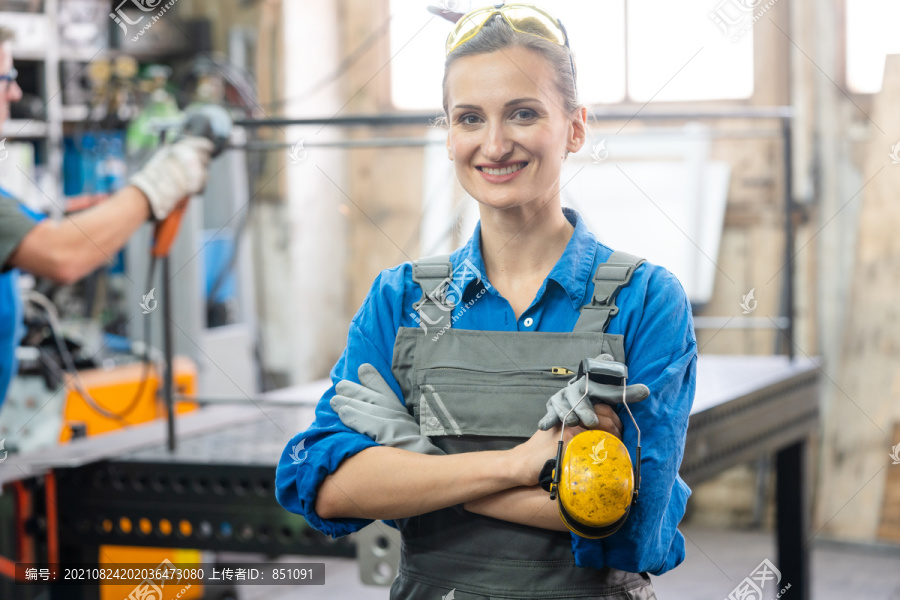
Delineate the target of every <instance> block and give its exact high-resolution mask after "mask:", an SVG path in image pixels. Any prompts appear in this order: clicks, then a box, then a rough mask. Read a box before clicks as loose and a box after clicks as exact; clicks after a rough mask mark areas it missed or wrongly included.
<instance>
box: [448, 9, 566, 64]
mask: <svg viewBox="0 0 900 600" xmlns="http://www.w3.org/2000/svg"><path fill="white" fill-rule="evenodd" d="M494 15H500V16H501V17H503V20H504V21H506V23H507V24H508V25H509V26H510V27H512V28H513V30H514V31H518V32H519V33H525V34H528V35H533V36H535V37H539V38H541V39H544V40H547V41H550V42H553V43H554V44H558V45H560V46H565V47H566V48H569V49H571V46H569V35H568V34H567V33H566V28H565V27H564V26H563V24H562V21H560V20H559V19H557V18H555V17H554V16H553V15H551V14H550V13H548V12H547V11H545V10H543V9H541V8H538V7H537V6H534V5H531V4H506V3H503V2H501V3H500V4H495V5H494V6H491V7H486V8H479V9H476V10H473V11H472V12H470V13H468V14H466V15H463V16H462V17H461V18H460V19H459V21H457V23H456V27H454V28H453V31H451V32H450V35H449V36H447V47H446V52H447V56H450V53H451V52H453V51H454V50H456V49H457V48H459V47H460V46H462V45H463V44H465V43H466V42H468V41H469V40H471V39H472V38H473V37H475V36H476V35H478V32H479V31H481V28H482V27H484V26H485V24H486V23H487V22H488V21H489V20H491V18H492V17H493V16H494ZM569 64H570V65H571V67H572V80H573V81H574V80H575V61H574V60H573V59H572V54H571V52H570V53H569Z"/></svg>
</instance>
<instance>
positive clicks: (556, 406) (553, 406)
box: [538, 354, 650, 431]
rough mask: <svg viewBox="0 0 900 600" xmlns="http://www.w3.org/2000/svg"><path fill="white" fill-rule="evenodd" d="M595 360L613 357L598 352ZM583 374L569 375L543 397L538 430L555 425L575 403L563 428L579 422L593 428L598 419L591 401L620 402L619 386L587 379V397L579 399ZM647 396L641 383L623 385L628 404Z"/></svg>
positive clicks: (582, 390)
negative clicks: (544, 403) (543, 410)
mask: <svg viewBox="0 0 900 600" xmlns="http://www.w3.org/2000/svg"><path fill="white" fill-rule="evenodd" d="M598 360H613V357H612V356H610V355H609V354H601V355H600V356H599V357H598ZM585 377H587V375H583V376H582V377H580V378H578V379H576V378H574V377H573V378H572V380H571V381H570V382H569V385H567V386H566V387H564V388H563V389H561V390H559V391H558V392H556V393H555V394H553V396H551V397H550V399H549V400H547V414H546V415H544V418H543V419H541V420H540V422H539V423H538V428H539V429H543V430H544V431H546V430H548V429H552V428H553V427H556V426H557V425H559V424H560V423H561V422H562V419H563V418H564V417H565V416H566V413H568V412H569V410H571V409H572V407H573V406H575V410H574V411H572V414H570V415H569V417H568V419H567V420H566V426H567V427H574V426H576V425H579V424H580V425H582V426H584V427H595V426H597V425H598V424H599V423H600V421H599V419H597V414H596V413H595V412H594V404H596V403H598V402H605V403H606V404H612V405H615V404H621V403H622V387H621V386H618V385H608V384H603V383H598V382H596V381H589V383H588V397H587V398H585V399H584V401H583V402H579V401H580V400H581V397H582V396H583V395H584V379H585ZM649 395H650V390H649V389H648V388H647V386H646V385H644V384H642V383H637V384H634V385H629V386H626V387H625V400H626V401H627V402H628V403H629V404H631V403H632V402H640V401H641V400H643V399H644V398H647V397H648V396H649ZM576 405H577V406H576Z"/></svg>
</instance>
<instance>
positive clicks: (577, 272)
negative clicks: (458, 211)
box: [452, 207, 597, 309]
mask: <svg viewBox="0 0 900 600" xmlns="http://www.w3.org/2000/svg"><path fill="white" fill-rule="evenodd" d="M562 211H563V214H564V215H565V217H566V219H568V221H569V223H571V224H572V225H573V226H574V227H575V231H574V232H573V233H572V237H571V238H570V239H569V243H568V244H567V245H566V249H565V250H564V251H563V254H562V256H561V257H560V258H559V260H558V261H557V262H556V264H555V265H554V266H553V269H551V271H550V273H549V275H547V279H548V280H552V281H555V282H556V283H557V284H558V285H559V286H560V287H561V288H563V289H564V290H565V291H566V294H568V296H569V300H570V301H571V302H572V308H574V309H579V308H581V306H583V305H584V303H585V302H586V296H587V288H588V282H589V281H590V280H591V278H592V277H593V274H594V258H595V256H596V253H597V238H595V237H594V235H593V234H592V233H591V232H590V231H589V230H588V228H587V225H585V223H584V219H582V218H581V216H580V215H579V214H578V213H577V212H575V211H574V210H573V209H571V208H568V207H565V208H563V209H562ZM452 261H453V282H454V284H456V285H457V286H459V288H460V289H462V290H463V291H464V292H465V291H466V290H467V289H468V287H469V285H471V284H472V283H475V282H483V283H485V284H487V285H490V284H489V283H488V282H487V277H486V276H485V275H484V273H485V268H484V257H483V256H482V254H481V221H480V220H479V221H478V223H477V224H476V225H475V231H474V232H473V233H472V237H471V238H469V241H468V242H467V243H466V245H465V246H463V247H462V248H460V249H459V250H458V251H457V252H456V253H454V257H453V258H452ZM544 289H545V286H541V291H542V292H543V290H544Z"/></svg>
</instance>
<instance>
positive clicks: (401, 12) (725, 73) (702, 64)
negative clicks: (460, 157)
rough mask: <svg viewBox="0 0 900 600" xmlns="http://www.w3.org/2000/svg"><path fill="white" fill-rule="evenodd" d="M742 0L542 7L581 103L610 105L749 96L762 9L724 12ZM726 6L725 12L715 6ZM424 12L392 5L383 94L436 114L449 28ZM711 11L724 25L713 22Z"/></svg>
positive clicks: (568, 2)
mask: <svg viewBox="0 0 900 600" xmlns="http://www.w3.org/2000/svg"><path fill="white" fill-rule="evenodd" d="M749 1H751V0H724V2H723V0H684V1H682V2H672V1H671V0H627V14H626V0H604V1H603V2H597V0H561V1H559V2H554V3H553V4H552V5H551V4H550V3H549V2H545V3H543V6H545V7H547V8H548V10H550V11H551V12H552V13H553V14H554V15H555V16H557V17H558V18H559V19H560V20H561V21H562V22H563V24H564V25H565V26H566V29H567V31H568V32H569V36H570V38H571V45H572V49H573V50H574V52H575V60H576V63H577V65H578V73H579V77H578V79H579V81H578V84H579V95H580V100H581V101H582V102H585V103H587V104H610V103H615V102H623V101H633V102H647V101H649V100H651V99H652V100H653V101H680V100H719V99H739V98H747V97H749V96H750V95H751V94H752V92H753V36H752V35H751V34H749V33H748V30H749V27H747V25H748V24H752V22H751V20H752V17H753V16H754V12H753V11H755V12H756V13H757V14H758V13H759V11H761V10H763V5H762V4H761V3H760V0H753V1H755V2H756V3H757V6H756V8H754V9H752V10H751V9H741V10H737V9H735V8H734V6H732V5H731V4H732V3H735V2H745V3H746V2H749ZM716 2H719V4H716ZM725 2H728V3H729V5H728V6H722V4H724V3H725ZM428 4H435V5H437V4H439V2H438V0H433V1H432V2H428V1H427V0H426V1H424V2H423V1H422V0H391V14H392V15H393V19H392V21H391V55H392V56H393V57H394V58H393V60H392V62H391V93H392V97H393V99H394V105H395V106H396V107H397V108H399V109H404V110H429V109H439V107H440V106H441V79H442V77H443V64H444V42H445V40H446V38H447V34H448V33H449V32H450V29H451V28H452V27H453V24H452V23H450V22H449V21H446V20H445V19H442V18H440V17H435V16H433V15H432V14H431V13H429V12H427V11H426V6H427V5H428ZM443 5H444V6H453V7H455V8H454V10H456V11H458V12H465V11H468V10H471V8H476V7H478V6H485V5H487V4H486V3H484V2H483V1H481V2H480V1H478V0H474V1H466V0H457V1H455V2H454V1H453V0H444V2H443ZM717 12H718V14H719V15H720V16H719V21H723V18H724V20H725V24H722V23H721V22H717V21H716V18H714V14H715V13H717ZM626 23H627V27H626ZM741 28H743V34H741V35H738V34H739V33H741V30H742V29H741ZM626 31H627V33H628V36H627V43H626V35H625V33H626ZM626 46H627V48H626ZM626 50H627V51H626ZM626 75H627V76H626Z"/></svg>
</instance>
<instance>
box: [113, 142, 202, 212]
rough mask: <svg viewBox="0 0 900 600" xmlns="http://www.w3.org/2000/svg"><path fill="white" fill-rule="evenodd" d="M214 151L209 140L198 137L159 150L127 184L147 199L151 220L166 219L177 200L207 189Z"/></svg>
mask: <svg viewBox="0 0 900 600" xmlns="http://www.w3.org/2000/svg"><path fill="white" fill-rule="evenodd" d="M214 149H215V144H213V143H212V142H211V141H210V140H208V139H206V138H202V137H197V136H188V137H185V138H183V139H181V140H178V141H177V142H175V143H174V144H169V145H166V146H162V147H161V148H160V149H159V150H157V151H156V153H155V154H154V155H153V156H151V157H150V160H149V161H147V164H146V165H144V168H142V169H141V170H140V171H138V172H137V173H135V174H134V175H133V176H132V177H131V179H129V180H128V183H129V184H130V185H133V186H134V187H136V188H138V189H139V190H141V191H142V192H143V193H144V195H145V196H147V200H148V201H149V202H150V210H151V211H152V212H153V217H154V218H156V219H157V220H162V219H165V218H166V217H167V216H168V214H169V213H170V212H172V209H173V208H175V205H176V204H178V201H179V200H181V199H182V198H185V197H188V196H193V195H194V194H196V193H198V192H199V191H200V190H202V189H203V188H204V187H205V186H206V175H207V168H208V167H209V162H210V161H211V160H212V153H213V150H214Z"/></svg>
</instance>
